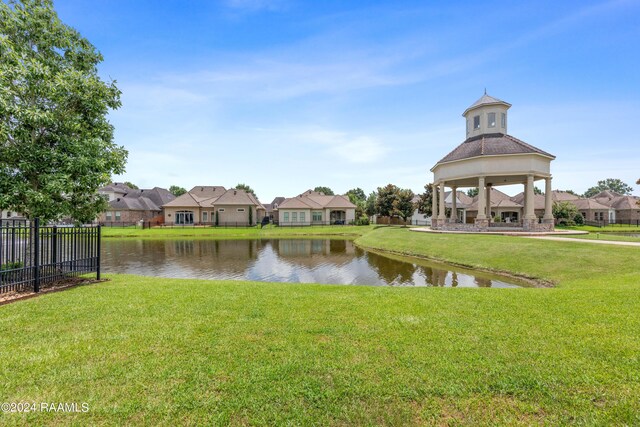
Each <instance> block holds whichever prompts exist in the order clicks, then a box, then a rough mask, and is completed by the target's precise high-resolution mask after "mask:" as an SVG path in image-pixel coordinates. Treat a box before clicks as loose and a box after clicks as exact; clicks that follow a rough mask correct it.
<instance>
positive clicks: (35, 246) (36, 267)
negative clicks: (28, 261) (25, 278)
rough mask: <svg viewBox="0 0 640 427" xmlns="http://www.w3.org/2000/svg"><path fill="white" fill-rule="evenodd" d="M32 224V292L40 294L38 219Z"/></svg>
mask: <svg viewBox="0 0 640 427" xmlns="http://www.w3.org/2000/svg"><path fill="white" fill-rule="evenodd" d="M33 222H34V228H33V229H34V235H33V252H34V253H33V256H34V262H33V268H34V272H33V292H40V218H36V219H34V220H33Z"/></svg>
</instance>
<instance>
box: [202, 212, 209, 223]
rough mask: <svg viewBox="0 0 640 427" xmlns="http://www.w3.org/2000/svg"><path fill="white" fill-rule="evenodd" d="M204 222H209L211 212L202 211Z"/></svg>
mask: <svg viewBox="0 0 640 427" xmlns="http://www.w3.org/2000/svg"><path fill="white" fill-rule="evenodd" d="M202 222H209V212H202Z"/></svg>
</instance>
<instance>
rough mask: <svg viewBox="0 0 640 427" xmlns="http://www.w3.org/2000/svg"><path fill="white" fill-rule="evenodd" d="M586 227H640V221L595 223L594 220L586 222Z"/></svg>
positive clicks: (604, 221)
mask: <svg viewBox="0 0 640 427" xmlns="http://www.w3.org/2000/svg"><path fill="white" fill-rule="evenodd" d="M584 225H590V226H592V227H615V226H619V227H621V226H623V225H626V226H636V227H640V219H618V220H615V221H608V220H602V221H594V220H585V221H584Z"/></svg>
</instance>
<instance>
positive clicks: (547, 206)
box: [542, 177, 553, 223]
mask: <svg viewBox="0 0 640 427" xmlns="http://www.w3.org/2000/svg"><path fill="white" fill-rule="evenodd" d="M544 181H545V188H544V217H543V218H542V219H543V220H544V222H545V223H553V210H552V207H553V198H552V195H553V193H552V191H551V177H548V178H545V179H544Z"/></svg>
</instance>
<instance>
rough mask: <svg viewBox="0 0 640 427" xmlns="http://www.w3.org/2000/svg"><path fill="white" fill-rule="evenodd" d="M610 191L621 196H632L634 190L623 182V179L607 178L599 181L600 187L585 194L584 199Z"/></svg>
mask: <svg viewBox="0 0 640 427" xmlns="http://www.w3.org/2000/svg"><path fill="white" fill-rule="evenodd" d="M605 190H610V191H615V192H616V193H619V194H631V192H632V191H633V188H631V186H629V185H627V184H625V183H624V182H622V180H621V179H618V178H607V179H603V180H601V181H598V185H596V186H594V187H591V188H589V189H588V190H587V191H585V193H584V197H587V198H588V197H593V196H595V195H596V194H598V193H600V192H601V191H605Z"/></svg>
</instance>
